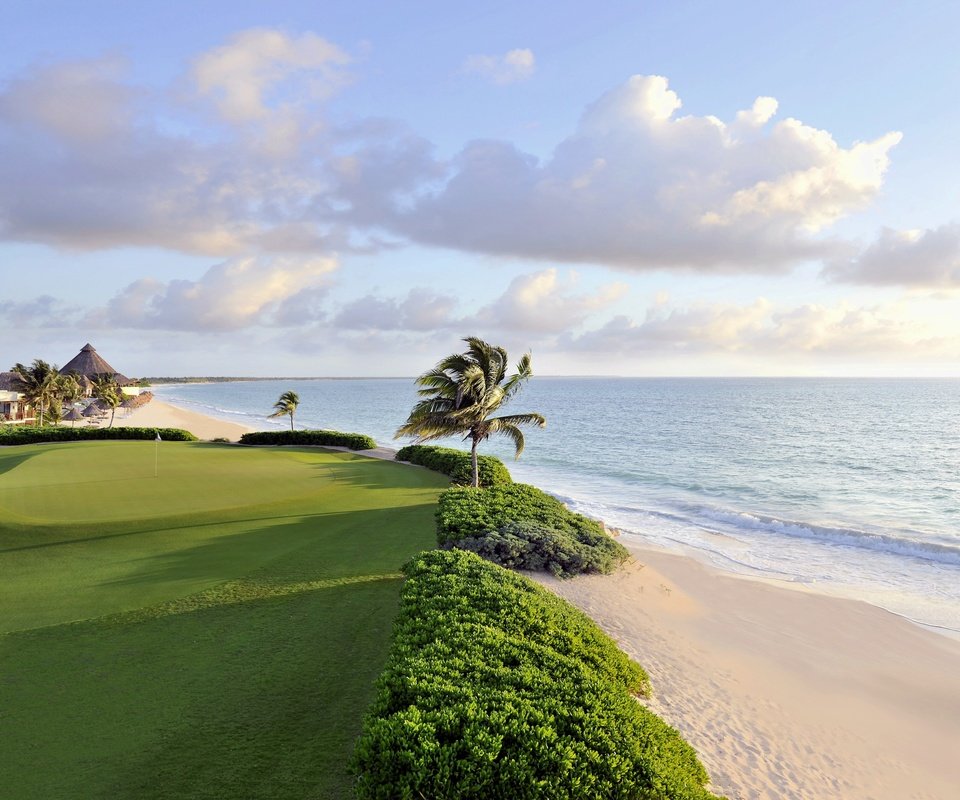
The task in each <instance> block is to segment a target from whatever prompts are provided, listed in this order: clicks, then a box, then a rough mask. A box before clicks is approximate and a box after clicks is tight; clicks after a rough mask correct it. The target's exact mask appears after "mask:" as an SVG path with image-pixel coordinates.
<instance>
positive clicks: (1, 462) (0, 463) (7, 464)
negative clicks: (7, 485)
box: [0, 439, 36, 475]
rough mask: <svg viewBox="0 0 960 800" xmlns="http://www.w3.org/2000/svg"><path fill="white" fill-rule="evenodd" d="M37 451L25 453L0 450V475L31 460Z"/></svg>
mask: <svg viewBox="0 0 960 800" xmlns="http://www.w3.org/2000/svg"><path fill="white" fill-rule="evenodd" d="M2 443H3V439H0V444H2ZM35 455H36V453H24V452H6V453H5V452H3V451H2V450H0V475H3V474H4V473H6V472H10V471H11V470H15V469H16V468H17V467H19V466H20V465H21V464H22V463H23V462H24V461H29V460H30V459H31V458H33V457H34V456H35Z"/></svg>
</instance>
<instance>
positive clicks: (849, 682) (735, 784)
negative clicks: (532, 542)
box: [537, 539, 960, 800]
mask: <svg viewBox="0 0 960 800" xmlns="http://www.w3.org/2000/svg"><path fill="white" fill-rule="evenodd" d="M621 541H624V540H623V539H621ZM625 543H626V544H627V545H628V546H629V547H630V549H631V551H632V552H633V554H634V556H635V558H636V561H635V562H634V563H632V564H629V565H627V566H626V567H625V568H623V569H622V570H620V571H619V572H617V573H616V574H614V575H611V576H584V577H579V578H575V579H573V580H566V581H559V580H556V579H554V578H551V577H549V576H537V579H538V580H540V581H541V582H542V583H544V584H545V585H547V586H548V587H550V588H551V589H552V590H553V591H555V592H556V593H557V594H559V595H561V596H563V597H565V598H567V599H568V600H569V601H570V602H572V603H573V604H574V605H576V606H578V607H579V608H581V609H582V610H583V611H585V612H586V613H587V614H589V615H590V616H591V617H593V618H594V619H595V620H596V621H597V622H598V623H599V624H600V625H601V626H602V627H603V628H604V629H605V630H606V631H607V632H608V633H610V634H611V635H612V636H613V637H614V638H615V639H616V640H617V641H618V643H619V644H620V646H621V647H622V648H623V649H624V650H625V651H626V652H627V653H629V654H630V655H631V656H632V657H634V658H636V659H637V660H638V661H639V662H640V663H641V664H643V665H644V667H645V668H646V669H647V670H648V672H649V673H650V678H651V681H652V683H653V687H654V693H655V697H654V698H653V700H652V701H651V702H650V707H651V708H652V709H653V710H654V711H656V712H657V713H658V714H660V715H662V716H663V717H664V718H665V719H667V720H668V721H669V722H670V723H671V724H673V725H674V726H675V727H677V728H678V729H679V730H680V731H681V732H682V733H683V735H684V736H685V737H686V738H687V739H688V740H689V741H690V743H691V744H693V746H694V747H695V748H696V749H697V752H698V753H699V754H700V757H701V759H702V760H703V762H704V764H705V766H706V767H707V769H708V771H709V772H710V775H711V777H712V779H713V781H714V783H713V787H714V789H715V791H717V792H719V793H722V794H725V795H726V796H727V797H729V798H730V799H731V800H740V799H743V800H760V799H761V798H762V799H763V800H905V798H913V799H914V800H920V799H921V798H923V799H924V800H954V798H956V797H958V796H960V759H958V758H957V755H958V752H960V749H958V748H960V642H957V641H955V640H953V639H948V638H946V637H944V636H941V635H939V634H936V633H933V632H930V631H927V630H924V629H922V628H920V627H918V626H916V625H914V624H913V623H911V622H908V621H906V620H904V619H902V618H900V617H897V616H895V615H893V614H890V613H888V612H886V611H884V610H882V609H879V608H876V607H874V606H870V605H868V604H866V603H859V602H856V601H850V600H842V599H836V598H830V597H824V596H821V595H817V594H813V593H811V592H808V591H798V590H795V589H792V588H786V587H781V586H776V585H770V584H768V583H762V582H757V581H753V580H749V579H745V578H739V577H734V576H729V575H726V574H723V573H721V572H718V571H715V570H712V569H710V568H708V567H706V566H703V565H701V564H699V563H698V562H696V561H695V560H693V559H691V558H687V557H683V556H675V555H668V554H664V553H660V552H655V551H651V550H645V549H642V548H640V547H637V546H635V545H631V544H630V543H629V542H625Z"/></svg>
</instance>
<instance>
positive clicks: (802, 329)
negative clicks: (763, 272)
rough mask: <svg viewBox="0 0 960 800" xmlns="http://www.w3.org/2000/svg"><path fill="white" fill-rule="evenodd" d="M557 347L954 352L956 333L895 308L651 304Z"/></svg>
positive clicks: (958, 345) (608, 351)
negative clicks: (639, 314)
mask: <svg viewBox="0 0 960 800" xmlns="http://www.w3.org/2000/svg"><path fill="white" fill-rule="evenodd" d="M561 345H562V346H564V347H568V348H571V349H573V350H579V351H586V352H593V353H602V354H605V355H617V354H624V355H625V354H631V353H650V354H659V355H663V354H664V353H673V354H690V355H702V354H710V353H740V354H759V355H767V356H769V355H780V356H790V355H803V356H808V355H812V356H826V357H830V356H844V355H850V354H855V355H874V356H885V357H889V356H891V355H893V354H896V353H899V354H903V355H915V356H917V357H921V356H929V355H936V356H943V355H950V354H952V355H953V356H954V357H955V356H957V355H960V334H958V332H957V330H956V329H955V327H954V328H950V327H949V326H943V325H937V324H927V323H925V322H923V321H920V320H918V318H917V316H916V315H915V314H913V313H912V312H911V310H910V309H909V308H907V307H905V306H903V305H901V304H898V303H892V304H887V305H883V306H872V307H858V306H853V305H851V304H849V303H838V304H835V305H832V306H826V305H816V304H811V305H804V306H798V307H795V308H781V307H777V306H775V305H773V304H772V303H770V302H769V301H768V300H765V299H763V298H761V299H758V300H756V301H754V302H753V303H750V304H747V305H736V304H698V305H693V306H690V307H686V308H668V307H667V306H666V305H665V304H664V303H663V302H657V303H655V304H654V305H653V306H651V308H650V309H649V310H648V311H647V314H646V317H645V319H644V320H643V321H641V322H636V321H634V320H631V319H629V318H628V317H625V316H618V317H615V318H614V319H612V320H610V321H609V322H608V323H606V324H605V325H604V326H602V327H601V328H599V329H596V330H592V331H588V332H586V333H584V334H582V335H579V336H578V335H574V334H570V335H568V336H566V337H564V338H563V339H562V340H561Z"/></svg>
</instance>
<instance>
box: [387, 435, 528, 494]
mask: <svg viewBox="0 0 960 800" xmlns="http://www.w3.org/2000/svg"><path fill="white" fill-rule="evenodd" d="M395 458H396V460H397V461H407V462H409V463H411V464H419V465H420V466H422V467H426V468H427V469H432V470H436V471H437V472H442V473H443V474H444V475H449V476H450V480H451V481H453V483H455V484H459V485H463V486H467V485H469V484H471V483H472V482H473V468H472V466H471V463H470V454H469V453H465V452H463V451H462V450H455V449H453V448H452V447H434V446H431V445H423V444H411V445H407V446H406V447H401V448H400V450H399V451H397V455H396V456H395ZM477 467H478V472H479V474H480V485H481V486H500V485H502V484H505V483H513V478H511V477H510V471H509V470H508V469H507V468H506V466H505V465H504V463H503V462H502V461H501V460H500V459H499V458H496V457H495V456H477Z"/></svg>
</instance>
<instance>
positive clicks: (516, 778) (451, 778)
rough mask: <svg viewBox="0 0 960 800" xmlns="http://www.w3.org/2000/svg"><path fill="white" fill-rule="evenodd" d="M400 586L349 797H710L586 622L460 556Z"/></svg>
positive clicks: (423, 566)
mask: <svg viewBox="0 0 960 800" xmlns="http://www.w3.org/2000/svg"><path fill="white" fill-rule="evenodd" d="M405 572H406V574H407V582H406V584H405V585H404V588H403V592H402V595H401V607H400V613H399V615H398V617H397V620H396V622H395V625H394V632H393V641H392V645H391V649H390V653H389V656H388V662H387V667H386V669H385V670H384V672H383V673H382V675H381V677H380V679H379V681H378V684H377V695H376V699H375V701H374V704H373V705H372V707H371V709H370V712H369V714H368V716H367V719H366V721H365V724H364V730H363V733H362V735H361V737H360V739H359V740H358V743H357V747H356V750H355V753H354V758H353V769H354V770H355V772H356V774H357V796H358V798H360V800H380V799H381V798H382V799H383V800H387V798H391V799H392V798H398V797H410V798H414V797H443V798H446V799H447V800H468V799H469V800H474V799H476V800H479V799H480V798H516V800H528V799H529V800H533V798H537V800H551V798H584V800H586V799H587V798H597V797H611V798H647V800H708V799H709V798H714V796H713V795H712V794H710V793H709V792H708V791H707V790H706V789H705V788H704V786H705V784H706V782H707V774H706V772H705V770H704V769H703V767H702V765H701V764H700V762H699V761H698V759H697V756H696V753H695V752H694V751H693V749H692V748H691V747H690V746H689V745H688V744H687V743H686V742H685V741H684V740H683V739H682V738H681V736H680V735H679V733H677V731H676V730H674V729H673V728H671V727H670V726H669V725H667V724H666V723H665V722H664V721H663V720H661V719H660V718H659V717H657V716H655V715H654V714H653V713H651V712H650V711H649V710H647V709H646V708H645V707H644V706H642V705H641V704H640V703H638V702H637V700H636V699H635V698H634V696H632V695H637V694H642V693H646V692H647V691H648V683H647V676H646V674H645V673H644V671H643V669H642V668H641V667H640V666H639V665H638V664H636V663H635V662H632V661H630V660H629V659H628V658H627V656H626V655H625V654H624V653H622V652H621V651H620V650H619V649H618V648H617V646H616V644H615V643H614V642H613V641H612V640H611V639H610V638H609V637H607V636H606V634H604V633H603V632H602V631H600V630H599V628H597V626H596V625H595V624H594V623H593V622H592V621H591V620H590V619H589V618H588V617H586V616H585V615H584V614H582V613H580V612H579V611H578V610H576V609H575V608H573V607H572V606H570V605H569V604H567V603H565V602H563V601H562V600H560V599H558V598H556V597H555V596H553V595H552V594H550V593H549V592H548V591H546V590H545V589H543V588H542V587H540V586H538V585H537V584H535V583H534V582H533V581H530V580H529V579H527V578H525V577H523V576H520V575H517V574H515V573H512V572H510V571H508V570H505V569H503V568H501V567H499V566H497V565H495V564H491V563H489V562H487V561H484V560H483V559H481V558H479V557H477V556H476V555H474V554H472V553H466V552H463V551H432V552H428V553H423V554H421V555H420V556H417V557H416V558H414V559H413V560H412V561H411V562H409V563H408V564H407V565H406V567H405Z"/></svg>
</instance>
